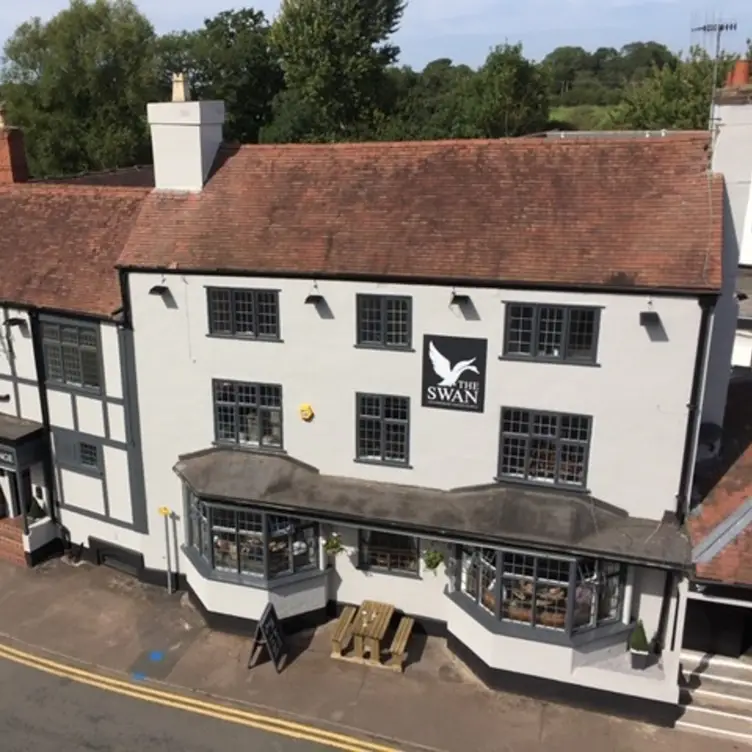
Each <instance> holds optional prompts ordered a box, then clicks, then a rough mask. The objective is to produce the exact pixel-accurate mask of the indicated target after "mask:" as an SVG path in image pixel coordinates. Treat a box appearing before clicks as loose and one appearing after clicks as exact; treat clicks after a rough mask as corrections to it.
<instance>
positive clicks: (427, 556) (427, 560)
mask: <svg viewBox="0 0 752 752" xmlns="http://www.w3.org/2000/svg"><path fill="white" fill-rule="evenodd" d="M423 563H424V564H425V565H426V569H430V570H431V571H432V572H433V573H434V575H435V574H436V570H437V569H438V568H439V567H440V566H441V565H442V564H443V563H444V554H443V553H442V552H441V551H437V550H436V549H435V548H428V549H426V550H425V551H424V552H423Z"/></svg>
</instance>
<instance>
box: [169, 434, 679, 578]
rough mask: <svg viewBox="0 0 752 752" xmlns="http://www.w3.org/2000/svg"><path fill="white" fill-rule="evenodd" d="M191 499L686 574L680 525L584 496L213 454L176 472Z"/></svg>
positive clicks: (197, 456)
mask: <svg viewBox="0 0 752 752" xmlns="http://www.w3.org/2000/svg"><path fill="white" fill-rule="evenodd" d="M174 470H175V472H176V473H177V475H178V476H179V477H180V478H181V479H182V480H183V481H184V483H186V484H187V486H188V487H189V488H190V490H191V491H192V492H193V493H195V494H196V495H197V496H200V497H203V498H206V499H214V500H219V501H230V502H237V503H246V504H249V505H253V506H254V507H259V508H262V509H267V510H271V511H276V512H278V513H281V514H290V515H292V516H309V517H313V518H315V519H318V520H321V521H328V522H340V523H351V524H353V525H362V524H365V523H367V524H368V525H369V526H371V527H373V526H374V525H378V526H381V527H384V528H386V529H395V530H400V531H402V532H405V533H410V532H411V533H414V534H416V535H421V536H432V537H435V538H443V539H450V540H454V541H457V542H463V541H467V542H473V541H483V542H488V543H496V544H506V545H526V546H533V547H537V548H541V549H545V550H556V551H560V552H563V553H566V552H568V553H572V554H587V555H593V556H605V557H609V558H613V559H617V560H620V561H628V562H634V563H644V564H649V565H651V566H657V567H661V568H664V569H672V570H684V569H686V568H688V566H689V563H690V554H691V549H690V544H689V541H688V539H687V537H686V535H685V534H684V532H683V531H682V530H681V528H680V526H679V525H678V523H677V522H676V521H675V520H674V519H672V518H671V517H670V516H667V517H665V518H664V519H663V520H647V519H642V518H636V517H630V516H629V515H628V514H627V513H626V512H625V511H624V510H622V509H619V508H618V507H615V506H613V505H610V504H607V503H605V502H603V501H600V500H598V499H595V498H593V497H591V496H585V495H582V494H578V493H566V492H562V491H555V490H553V489H551V490H549V489H539V488H527V487H525V486H519V485H503V484H501V483H497V484H493V485H489V486H484V487H477V488H468V489H456V490H452V491H443V490H438V489H431V488H422V487H415V486H403V485H396V484H391V483H377V482H371V481H364V480H358V479H353V478H343V477H335V476H330V475H323V474H321V473H319V472H318V470H317V469H316V468H314V467H311V466H309V465H305V464H303V463H301V462H299V461H297V460H295V459H293V458H291V457H289V456H279V455H270V454H265V453H261V452H258V453H257V452H248V451H237V450H234V449H225V448H212V449H207V450H204V451H200V452H196V453H193V454H190V455H185V456H183V457H181V458H180V459H179V461H178V462H177V464H176V465H175V467H174Z"/></svg>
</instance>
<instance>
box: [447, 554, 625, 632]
mask: <svg viewBox="0 0 752 752" xmlns="http://www.w3.org/2000/svg"><path fill="white" fill-rule="evenodd" d="M459 558H460V567H459V573H458V576H457V582H456V587H457V589H458V591H459V592H460V593H462V594H464V595H465V596H467V597H468V598H469V599H470V600H471V601H472V602H474V603H475V604H477V606H478V608H479V609H481V610H482V611H485V612H486V613H488V614H491V615H492V616H493V617H494V618H496V619H497V620H499V621H501V622H503V623H506V624H510V625H514V626H515V627H518V626H519V627H528V628H531V629H544V630H552V631H556V632H562V633H567V634H571V633H573V632H582V631H585V630H588V629H594V628H596V627H601V626H605V625H607V624H613V623H615V622H618V621H619V619H620V617H621V609H622V604H623V599H624V583H625V581H626V566H625V565H623V564H620V563H618V562H613V561H603V560H599V559H589V558H580V559H575V558H568V557H567V558H565V557H561V558H558V557H551V556H541V555H538V554H532V553H527V552H524V551H512V550H506V549H492V548H476V547H462V548H461V549H460V555H459Z"/></svg>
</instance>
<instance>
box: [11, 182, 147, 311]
mask: <svg viewBox="0 0 752 752" xmlns="http://www.w3.org/2000/svg"><path fill="white" fill-rule="evenodd" d="M148 193H149V191H148V190H145V189H143V188H114V187H106V188H101V187H100V188H97V187H88V186H77V185H76V186H64V185H55V184H54V183H41V182H40V183H23V184H9V185H0V263H2V272H0V301H1V302H7V303H14V304H18V305H23V306H30V307H37V308H46V309H53V310H57V311H62V312H68V313H81V314H88V315H94V316H101V317H109V316H111V315H112V314H113V313H114V312H115V311H116V310H117V309H118V308H120V307H121V306H122V301H121V295H120V285H119V281H118V275H117V271H116V269H115V263H116V261H117V258H118V255H119V254H120V253H121V251H122V249H123V247H124V245H125V240H126V238H127V236H128V233H129V232H130V230H131V228H132V227H133V225H134V222H135V219H136V216H137V214H138V211H139V209H140V208H141V205H142V204H143V201H144V199H145V198H146V197H147V196H148Z"/></svg>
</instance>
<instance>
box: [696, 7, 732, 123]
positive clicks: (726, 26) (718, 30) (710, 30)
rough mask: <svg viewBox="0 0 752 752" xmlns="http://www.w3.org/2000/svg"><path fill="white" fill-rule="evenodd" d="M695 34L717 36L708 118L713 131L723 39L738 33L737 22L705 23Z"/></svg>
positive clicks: (697, 27)
mask: <svg viewBox="0 0 752 752" xmlns="http://www.w3.org/2000/svg"><path fill="white" fill-rule="evenodd" d="M692 31H693V32H698V31H701V32H702V33H703V34H715V54H714V55H713V80H712V82H711V91H710V117H709V118H708V130H709V131H711V132H712V131H713V123H714V121H715V118H714V117H713V115H714V110H715V95H716V90H717V88H718V65H719V64H720V60H721V37H722V36H723V35H724V34H725V33H726V32H728V31H736V21H722V22H718V23H705V24H703V25H702V26H695V27H694V28H693V29H692Z"/></svg>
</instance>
